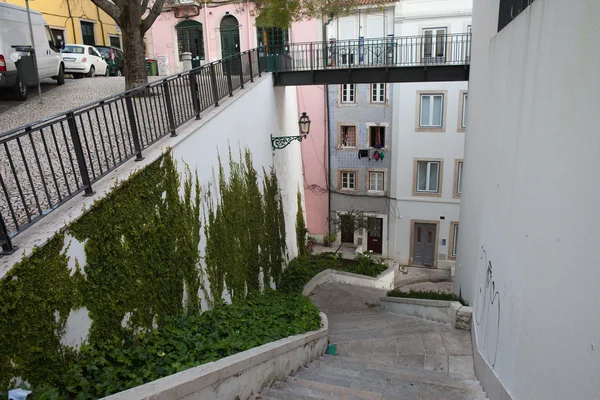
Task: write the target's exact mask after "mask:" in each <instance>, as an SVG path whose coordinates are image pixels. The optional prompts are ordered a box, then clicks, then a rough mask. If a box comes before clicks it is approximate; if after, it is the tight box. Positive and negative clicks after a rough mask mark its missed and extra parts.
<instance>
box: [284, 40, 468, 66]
mask: <svg viewBox="0 0 600 400" xmlns="http://www.w3.org/2000/svg"><path fill="white" fill-rule="evenodd" d="M275 53H276V54H277V59H276V62H275V68H274V70H275V71H281V72H292V71H311V70H326V69H346V68H376V67H414V66H429V65H464V64H469V62H470V56H471V34H470V33H456V34H445V35H422V36H402V37H393V36H390V37H385V38H379V39H351V40H335V39H332V40H328V41H324V42H309V43H290V44H287V45H284V46H280V47H279V49H278V51H276V52H275Z"/></svg>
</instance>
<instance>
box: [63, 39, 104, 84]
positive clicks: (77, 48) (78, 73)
mask: <svg viewBox="0 0 600 400" xmlns="http://www.w3.org/2000/svg"><path fill="white" fill-rule="evenodd" d="M61 53H62V59H63V62H64V64H65V73H66V74H73V76H74V77H75V78H82V77H83V76H84V75H85V76H88V77H90V78H93V77H94V76H96V75H102V76H108V73H109V69H108V64H107V63H106V61H104V59H103V58H102V55H100V52H99V51H98V49H96V48H95V47H93V46H88V45H85V44H68V45H66V46H65V47H64V48H63V49H62V50H61Z"/></svg>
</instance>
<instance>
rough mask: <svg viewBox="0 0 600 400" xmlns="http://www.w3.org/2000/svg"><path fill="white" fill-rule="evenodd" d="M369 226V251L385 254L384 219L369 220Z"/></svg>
mask: <svg viewBox="0 0 600 400" xmlns="http://www.w3.org/2000/svg"><path fill="white" fill-rule="evenodd" d="M368 224H369V229H368V231H369V234H368V236H367V250H371V251H372V252H373V253H376V254H381V253H382V252H383V237H382V232H383V218H369V222H368Z"/></svg>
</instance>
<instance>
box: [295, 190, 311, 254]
mask: <svg viewBox="0 0 600 400" xmlns="http://www.w3.org/2000/svg"><path fill="white" fill-rule="evenodd" d="M297 199H298V211H297V212H296V242H297V243H298V254H299V255H304V254H306V234H307V233H308V229H306V222H304V210H302V195H301V194H300V190H298V194H297Z"/></svg>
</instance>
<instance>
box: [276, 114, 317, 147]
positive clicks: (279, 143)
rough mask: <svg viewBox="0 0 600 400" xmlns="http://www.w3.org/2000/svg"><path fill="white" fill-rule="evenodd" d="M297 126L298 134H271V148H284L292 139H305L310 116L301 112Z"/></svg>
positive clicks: (300, 140) (308, 130) (308, 131)
mask: <svg viewBox="0 0 600 400" xmlns="http://www.w3.org/2000/svg"><path fill="white" fill-rule="evenodd" d="M298 126H299V127H300V136H275V137H273V135H271V146H272V147H273V150H277V149H284V148H286V147H287V146H288V145H289V144H290V143H292V142H293V141H294V140H297V141H299V142H302V140H303V139H306V137H307V136H308V134H309V133H310V118H308V115H306V113H305V112H303V113H302V116H301V117H300V119H299V120H298Z"/></svg>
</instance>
